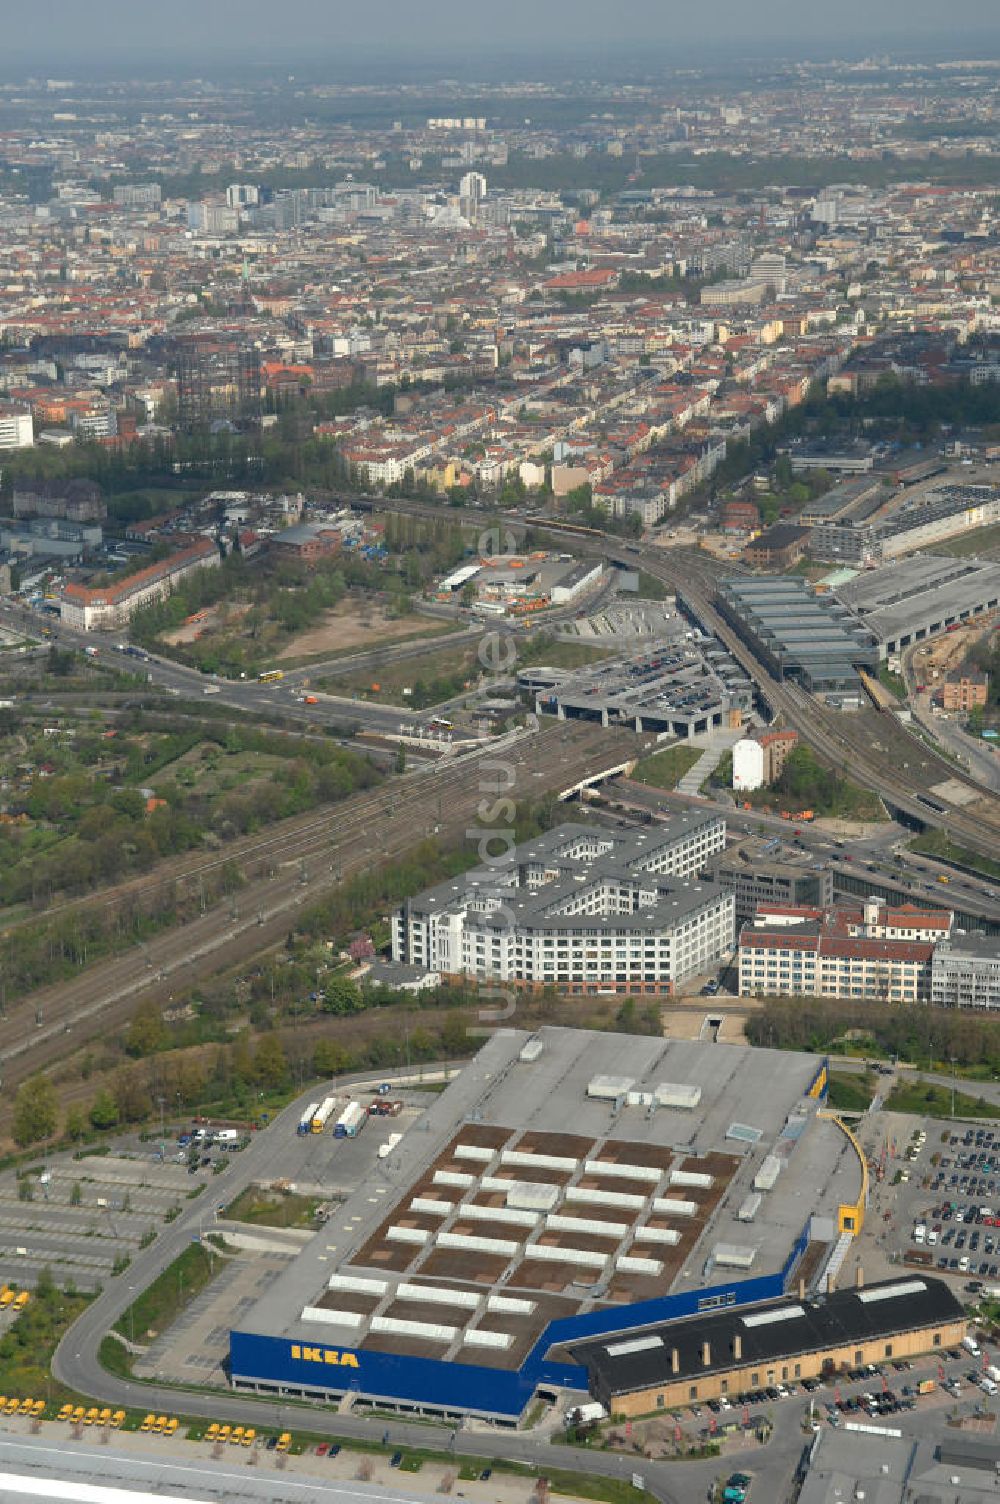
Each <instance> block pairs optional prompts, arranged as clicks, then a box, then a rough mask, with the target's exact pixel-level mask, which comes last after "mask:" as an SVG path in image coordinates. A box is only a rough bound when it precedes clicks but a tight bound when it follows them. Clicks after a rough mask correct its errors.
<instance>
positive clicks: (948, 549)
mask: <svg viewBox="0 0 1000 1504" xmlns="http://www.w3.org/2000/svg"><path fill="white" fill-rule="evenodd" d="M998 548H1000V523H995V524H994V525H993V526H992V527H977V528H976V529H974V531H973V532H971V533H963V534H962V535H961V537H958V538H949V539H948V540H947V541H946V542H944V543H935V545H934V551H935V553H940V554H953V555H955V557H957V558H967V557H969V556H970V555H976V554H989V553H992V552H993V551H994V550H995V549H998Z"/></svg>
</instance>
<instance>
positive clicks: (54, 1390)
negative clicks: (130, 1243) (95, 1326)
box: [0, 1276, 92, 1403]
mask: <svg viewBox="0 0 1000 1504" xmlns="http://www.w3.org/2000/svg"><path fill="white" fill-rule="evenodd" d="M91 1299H92V1297H91V1296H89V1295H79V1294H73V1295H69V1294H67V1293H66V1292H65V1291H63V1290H58V1289H56V1287H55V1286H54V1285H53V1284H52V1282H51V1280H49V1279H47V1278H45V1277H44V1276H43V1277H42V1278H41V1279H40V1280H39V1284H38V1287H37V1288H36V1290H35V1292H34V1293H33V1295H32V1297H31V1299H30V1300H29V1302H28V1304H27V1305H26V1306H25V1308H24V1310H23V1311H22V1312H21V1314H20V1315H19V1316H18V1317H17V1319H16V1320H15V1322H14V1324H13V1325H12V1326H11V1328H10V1329H9V1331H7V1332H5V1334H4V1336H3V1338H2V1339H0V1393H3V1394H5V1395H7V1396H8V1398H10V1397H13V1396H15V1395H16V1396H17V1397H18V1398H19V1399H27V1398H28V1397H29V1396H30V1397H31V1398H33V1399H42V1398H47V1399H49V1400H58V1401H59V1402H60V1403H62V1402H63V1401H64V1400H69V1399H73V1400H75V1399H76V1395H75V1394H74V1392H73V1391H72V1390H71V1389H67V1388H65V1386H64V1385H62V1384H59V1383H57V1382H56V1381H55V1379H53V1378H52V1375H51V1367H52V1354H53V1353H54V1352H55V1350H56V1348H57V1347H58V1345H59V1343H60V1341H61V1339H62V1336H63V1333H64V1332H65V1331H66V1330H67V1329H68V1328H69V1327H70V1326H72V1324H73V1322H74V1321H75V1320H76V1319H77V1317H78V1316H80V1315H81V1314H82V1313H83V1311H84V1310H85V1309H86V1307H87V1306H88V1305H89V1304H90V1301H91Z"/></svg>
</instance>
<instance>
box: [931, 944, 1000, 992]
mask: <svg viewBox="0 0 1000 1504" xmlns="http://www.w3.org/2000/svg"><path fill="white" fill-rule="evenodd" d="M931 1002H932V1003H937V1004H938V1005H939V1006H940V1007H942V1008H1000V944H998V942H997V940H996V938H995V937H993V936H989V937H988V936H986V935H960V934H956V935H953V936H952V937H951V938H950V939H949V940H948V941H946V942H942V944H940V945H937V946H935V949H934V958H933V960H932V962H931Z"/></svg>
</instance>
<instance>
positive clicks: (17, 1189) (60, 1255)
mask: <svg viewBox="0 0 1000 1504" xmlns="http://www.w3.org/2000/svg"><path fill="white" fill-rule="evenodd" d="M247 1142H249V1139H248V1138H247V1137H246V1136H245V1135H241V1136H240V1137H239V1139H238V1140H237V1141H236V1142H235V1143H233V1144H232V1145H231V1146H226V1149H225V1151H224V1150H223V1148H222V1146H221V1145H218V1146H217V1145H212V1146H208V1145H206V1146H205V1150H204V1152H202V1151H201V1150H199V1152H198V1153H197V1155H195V1154H194V1153H193V1152H192V1149H191V1147H190V1146H182V1145H179V1144H178V1143H177V1142H176V1140H175V1139H172V1140H169V1141H168V1140H167V1139H166V1138H165V1139H164V1145H163V1152H162V1153H161V1145H160V1141H159V1140H157V1141H156V1142H155V1143H154V1142H148V1143H144V1142H141V1141H140V1140H139V1139H138V1138H137V1136H136V1135H134V1134H133V1135H128V1136H125V1135H123V1136H122V1138H121V1140H120V1141H118V1142H117V1143H116V1145H115V1152H113V1153H104V1154H102V1153H100V1152H91V1153H88V1152H86V1151H84V1152H81V1153H80V1155H79V1157H76V1156H74V1155H73V1154H68V1153H67V1154H60V1155H55V1156H53V1157H52V1158H50V1159H48V1160H47V1161H46V1162H45V1163H44V1164H42V1165H38V1166H35V1167H34V1168H33V1169H31V1170H28V1171H25V1172H23V1173H22V1174H21V1176H20V1177H18V1176H17V1175H16V1173H15V1172H14V1171H12V1170H11V1171H6V1172H5V1173H3V1174H2V1175H0V1280H2V1281H5V1282H8V1283H15V1284H17V1285H19V1286H28V1287H30V1286H32V1285H34V1284H35V1282H36V1281H37V1279H38V1276H39V1274H40V1273H41V1271H42V1270H43V1269H46V1268H47V1269H48V1270H50V1272H51V1274H52V1277H53V1279H55V1281H56V1283H57V1284H60V1285H66V1284H68V1283H69V1282H72V1283H73V1284H74V1285H75V1286H76V1288H77V1289H78V1290H96V1289H99V1288H100V1286H101V1285H103V1284H104V1282H105V1280H106V1279H107V1278H108V1277H109V1275H111V1274H112V1273H113V1272H114V1271H115V1269H116V1268H120V1267H121V1265H122V1262H123V1261H124V1260H127V1259H128V1258H130V1257H132V1255H133V1254H134V1253H135V1251H136V1250H137V1249H138V1248H140V1247H142V1246H144V1244H146V1243H148V1242H149V1241H150V1240H151V1239H152V1238H153V1237H155V1236H156V1233H157V1231H158V1229H159V1228H160V1227H162V1225H163V1223H164V1221H165V1220H166V1219H168V1218H172V1217H174V1216H176V1215H177V1214H178V1212H179V1211H180V1209H181V1206H182V1205H183V1204H184V1202H185V1201H187V1200H188V1199H193V1198H194V1197H197V1196H199V1195H204V1193H205V1190H206V1187H207V1186H208V1185H210V1184H211V1182H212V1181H213V1179H214V1177H215V1175H216V1174H217V1173H218V1172H219V1171H220V1170H221V1169H222V1168H223V1167H224V1166H225V1164H226V1163H228V1162H229V1161H230V1160H231V1158H232V1155H233V1153H235V1152H238V1150H239V1148H240V1147H241V1146H242V1145H243V1144H245V1143H247ZM210 1199H211V1198H209V1197H206V1209H207V1207H208V1204H209V1202H210Z"/></svg>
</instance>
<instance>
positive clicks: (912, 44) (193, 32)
mask: <svg viewBox="0 0 1000 1504" xmlns="http://www.w3.org/2000/svg"><path fill="white" fill-rule="evenodd" d="M0 9H2V10H3V12H4V20H3V51H4V57H3V65H4V71H9V69H10V68H11V67H16V66H18V65H29V64H30V65H32V66H50V67H54V66H55V65H56V64H58V65H59V66H60V67H61V68H62V69H63V70H64V71H65V70H66V69H67V67H69V68H70V69H72V65H73V63H74V62H75V63H76V64H77V65H78V66H79V67H83V66H88V67H89V66H93V65H95V64H101V63H104V64H106V65H108V66H109V68H111V69H112V70H113V69H114V68H115V67H116V66H117V65H118V64H119V63H121V64H127V65H128V66H129V68H130V69H131V68H134V67H135V66H136V65H137V64H141V63H142V62H143V61H144V60H145V61H148V62H149V63H150V64H151V65H154V64H156V63H159V64H160V65H161V66H162V65H163V64H167V63H169V62H173V61H174V60H178V61H181V60H183V61H185V62H188V63H190V64H192V65H197V63H198V62H199V61H201V60H208V59H211V60H212V61H219V60H221V61H224V60H226V59H227V58H229V59H230V60H232V61H237V60H244V59H247V60H254V61H257V62H259V63H262V64H267V63H269V62H275V63H279V62H280V63H281V64H282V65H284V64H285V62H286V61H287V62H288V63H289V64H291V63H292V62H294V61H295V60H296V59H301V60H302V61H303V63H311V64H312V65H313V66H314V67H315V66H316V65H317V64H319V63H320V62H321V60H322V59H324V58H327V57H328V58H330V59H331V61H332V60H335V59H336V58H338V57H340V58H343V57H344V56H345V54H353V53H358V52H359V51H362V50H363V51H365V52H369V51H370V52H371V53H373V54H374V55H376V56H380V57H382V58H383V59H387V58H389V57H399V58H401V59H402V60H404V61H405V58H406V56H407V55H408V54H409V55H410V56H414V55H423V56H426V55H427V54H430V55H431V56H433V55H435V54H438V55H440V56H441V58H442V60H444V59H445V58H448V59H454V58H459V57H461V58H463V60H464V61H465V63H466V66H474V64H475V59H476V57H477V55H482V54H489V53H494V54H495V53H501V54H503V55H505V56H518V57H523V58H524V59H525V62H526V63H528V62H530V60H531V59H532V58H533V57H534V58H538V59H540V60H542V59H544V58H545V56H546V55H551V54H553V53H559V52H560V51H565V52H572V53H576V54H581V53H585V52H588V51H593V52H595V53H598V54H599V53H600V52H601V51H602V50H605V51H608V52H613V53H615V54H618V55H620V54H621V53H624V52H628V51H630V50H634V51H635V52H636V53H638V54H640V55H641V53H642V52H644V51H645V50H646V49H648V48H650V47H652V48H654V49H656V50H657V51H660V50H662V51H664V52H666V53H668V54H669V53H672V52H677V53H681V52H683V53H685V54H687V55H690V54H691V53H697V52H701V51H702V50H704V51H705V52H706V54H712V53H717V52H719V51H720V50H721V51H726V50H729V51H732V50H733V49H735V48H744V49H747V50H748V51H749V52H752V53H753V54H754V55H755V56H757V57H761V56H765V55H767V54H768V53H773V52H779V53H780V54H781V55H783V56H787V55H789V54H800V55H801V54H802V53H803V52H805V53H810V52H811V51H815V52H816V53H817V54H819V53H823V54H826V55H830V54H839V55H857V54H859V53H864V52H865V51H866V50H868V49H869V48H873V49H879V50H885V49H888V48H892V49H897V48H898V49H904V50H906V51H908V52H913V51H915V50H916V51H921V50H924V51H926V50H927V49H933V47H934V46H935V44H939V45H941V46H942V49H943V50H944V51H946V54H947V55H948V56H952V57H954V56H963V55H965V54H966V53H967V52H969V53H971V54H972V55H974V56H982V55H984V54H985V52H987V51H991V52H992V53H993V54H994V55H995V54H996V53H998V52H1000V15H998V11H1000V0H947V3H945V4H942V0H836V3H835V4H822V3H819V0H709V3H708V4H705V5H695V4H692V3H691V0H405V3H404V0H363V3H362V0H155V3H154V0H89V3H80V0H0ZM526 73H529V74H530V68H526Z"/></svg>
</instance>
